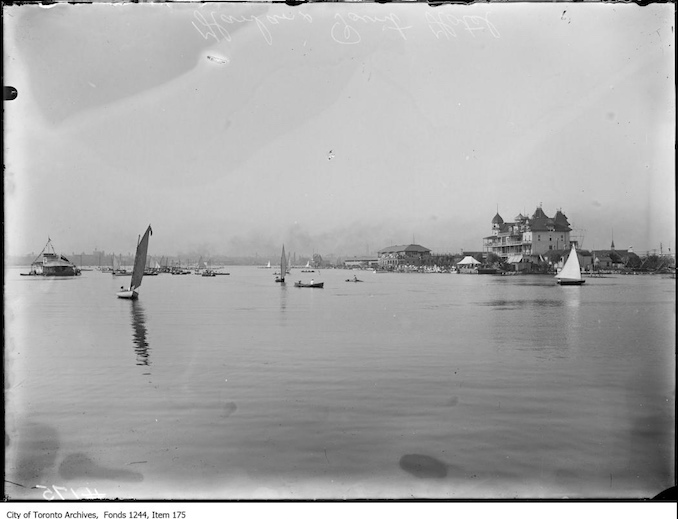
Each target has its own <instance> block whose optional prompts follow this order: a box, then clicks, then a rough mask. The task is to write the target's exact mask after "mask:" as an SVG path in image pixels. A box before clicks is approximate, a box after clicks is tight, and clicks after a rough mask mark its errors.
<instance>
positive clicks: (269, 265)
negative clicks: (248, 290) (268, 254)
mask: <svg viewBox="0 0 678 519" xmlns="http://www.w3.org/2000/svg"><path fill="white" fill-rule="evenodd" d="M259 268H260V269H270V268H271V262H270V261H269V262H268V264H267V265H266V266H265V267H259Z"/></svg>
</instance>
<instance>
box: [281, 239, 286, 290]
mask: <svg viewBox="0 0 678 519" xmlns="http://www.w3.org/2000/svg"><path fill="white" fill-rule="evenodd" d="M286 273H287V255H286V254H285V246H284V245H283V247H282V255H281V256H280V279H281V280H282V281H285V274H286Z"/></svg>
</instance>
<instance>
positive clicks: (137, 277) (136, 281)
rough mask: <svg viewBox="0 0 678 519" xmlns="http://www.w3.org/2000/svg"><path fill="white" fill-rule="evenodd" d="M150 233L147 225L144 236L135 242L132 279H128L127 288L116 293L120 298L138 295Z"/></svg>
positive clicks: (150, 230)
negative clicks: (135, 250)
mask: <svg viewBox="0 0 678 519" xmlns="http://www.w3.org/2000/svg"><path fill="white" fill-rule="evenodd" d="M151 234H153V229H151V226H150V225H149V226H148V229H146V232H145V233H144V237H143V238H141V240H139V243H138V244H137V252H136V254H135V255H134V269H133V270H132V279H131V280H130V284H129V289H127V290H122V291H120V292H118V293H116V295H117V296H118V297H119V298H121V299H136V298H137V297H139V293H138V292H137V289H138V288H139V287H140V286H141V280H142V279H143V278H144V270H145V269H146V255H147V254H148V240H149V237H150V236H151ZM121 288H122V287H121Z"/></svg>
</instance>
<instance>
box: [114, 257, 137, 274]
mask: <svg viewBox="0 0 678 519" xmlns="http://www.w3.org/2000/svg"><path fill="white" fill-rule="evenodd" d="M111 274H113V275H114V276H131V275H132V272H127V271H126V270H125V269H124V268H122V267H121V266H120V260H118V258H116V257H115V254H113V270H112V271H111Z"/></svg>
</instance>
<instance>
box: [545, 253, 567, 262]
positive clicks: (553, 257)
mask: <svg viewBox="0 0 678 519" xmlns="http://www.w3.org/2000/svg"><path fill="white" fill-rule="evenodd" d="M544 257H545V258H546V261H548V262H549V263H552V264H555V263H558V262H559V261H560V260H561V258H562V257H563V251H558V250H550V251H548V252H547V253H546V254H544Z"/></svg>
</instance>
